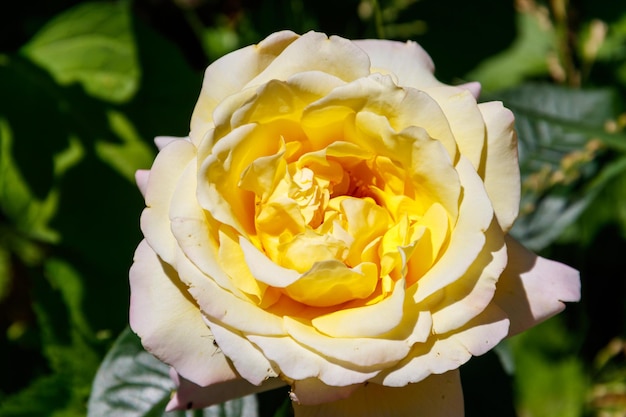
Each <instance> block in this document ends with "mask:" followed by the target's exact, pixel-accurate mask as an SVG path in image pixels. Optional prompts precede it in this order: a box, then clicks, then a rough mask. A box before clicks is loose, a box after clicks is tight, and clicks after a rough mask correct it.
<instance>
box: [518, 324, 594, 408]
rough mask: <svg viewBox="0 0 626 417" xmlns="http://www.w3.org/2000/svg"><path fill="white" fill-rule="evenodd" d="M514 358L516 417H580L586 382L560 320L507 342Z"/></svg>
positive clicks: (569, 334) (573, 343)
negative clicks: (517, 416)
mask: <svg viewBox="0 0 626 417" xmlns="http://www.w3.org/2000/svg"><path fill="white" fill-rule="evenodd" d="M507 343H509V344H510V346H511V348H512V350H513V355H514V358H515V379H514V386H515V393H516V403H517V411H518V414H519V415H523V416H527V417H580V416H581V415H583V411H584V407H585V402H586V396H585V394H586V391H587V388H588V384H589V381H588V378H587V376H586V375H585V369H584V367H583V364H582V362H581V361H580V360H579V357H578V356H577V355H576V348H577V343H576V341H575V340H574V338H573V337H572V335H571V333H570V332H569V331H568V329H567V328H566V327H565V326H564V325H563V322H562V321H561V320H560V318H559V317H556V318H552V319H550V320H548V321H546V322H544V323H542V324H540V325H539V326H536V327H534V328H532V329H530V330H527V331H526V332H524V333H522V334H520V335H517V336H515V337H513V338H512V339H509V340H508V342H507Z"/></svg>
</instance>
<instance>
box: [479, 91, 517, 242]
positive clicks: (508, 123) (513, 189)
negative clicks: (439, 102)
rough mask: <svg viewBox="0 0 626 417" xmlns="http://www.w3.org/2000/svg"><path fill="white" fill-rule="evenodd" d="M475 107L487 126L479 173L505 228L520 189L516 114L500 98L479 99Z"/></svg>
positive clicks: (512, 218)
mask: <svg viewBox="0 0 626 417" xmlns="http://www.w3.org/2000/svg"><path fill="white" fill-rule="evenodd" d="M478 108H479V109H480V112H481V113H482V115H483V118H484V119H485V126H486V128H487V149H486V153H487V155H486V158H485V165H484V166H482V167H481V168H480V169H479V170H478V173H479V174H480V175H481V176H482V177H483V180H484V182H485V188H486V189H487V194H489V197H490V198H491V201H492V202H493V209H494V211H495V212H496V217H497V218H498V222H499V223H500V226H502V230H503V231H504V232H508V231H509V229H510V228H511V226H513V222H514V221H515V219H516V218H517V214H518V212H519V201H520V193H521V187H520V173H519V162H518V157H517V136H516V134H515V130H514V129H513V123H514V121H515V118H514V116H513V113H512V112H511V111H510V110H509V109H507V108H505V107H503V106H502V103H500V102H496V101H492V102H488V103H481V104H479V105H478Z"/></svg>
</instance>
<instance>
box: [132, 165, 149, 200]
mask: <svg viewBox="0 0 626 417" xmlns="http://www.w3.org/2000/svg"><path fill="white" fill-rule="evenodd" d="M149 177H150V170H149V169H138V170H137V171H135V182H136V183H137V188H139V191H140V192H141V195H142V196H143V197H144V198H145V197H146V191H147V190H148V178H149Z"/></svg>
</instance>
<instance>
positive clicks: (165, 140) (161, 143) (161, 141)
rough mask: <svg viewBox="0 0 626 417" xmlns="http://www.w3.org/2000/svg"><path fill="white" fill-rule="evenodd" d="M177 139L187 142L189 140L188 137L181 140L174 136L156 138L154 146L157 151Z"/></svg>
mask: <svg viewBox="0 0 626 417" xmlns="http://www.w3.org/2000/svg"><path fill="white" fill-rule="evenodd" d="M179 139H183V140H187V141H188V140H189V138H188V137H184V138H183V137H175V136H157V137H156V138H154V144H155V145H156V147H157V149H158V150H161V149H163V148H165V147H166V146H167V145H169V144H170V143H172V142H174V141H175V140H179Z"/></svg>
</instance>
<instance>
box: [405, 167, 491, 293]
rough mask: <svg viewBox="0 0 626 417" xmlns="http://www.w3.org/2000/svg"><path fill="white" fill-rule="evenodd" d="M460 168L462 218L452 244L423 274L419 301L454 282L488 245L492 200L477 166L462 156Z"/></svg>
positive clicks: (458, 168) (451, 238)
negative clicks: (478, 173)
mask: <svg viewBox="0 0 626 417" xmlns="http://www.w3.org/2000/svg"><path fill="white" fill-rule="evenodd" d="M456 169H457V172H458V173H459V178H460V180H461V185H462V186H463V200H462V201H461V206H460V208H459V217H458V221H457V224H456V225H453V231H452V235H451V237H450V243H449V246H448V247H447V248H446V249H445V250H444V251H443V254H442V255H441V258H440V259H439V260H438V261H437V263H435V264H434V265H433V266H432V268H431V269H430V270H429V271H428V272H427V273H426V274H424V276H422V277H421V278H420V280H419V284H418V288H417V292H416V293H415V297H414V299H415V302H417V303H419V302H421V301H423V300H424V299H426V297H428V296H430V295H432V294H434V293H435V292H437V291H439V290H441V289H442V288H444V287H446V286H448V285H451V284H453V283H454V282H455V281H457V280H458V279H459V278H460V277H461V276H463V274H465V273H466V271H467V270H468V269H469V268H470V267H471V265H472V264H473V263H474V261H475V259H476V257H477V256H478V254H479V253H480V251H481V250H482V248H483V246H484V245H485V241H486V239H485V232H486V231H487V229H488V228H489V225H490V224H491V220H492V219H493V208H492V206H491V202H490V201H489V198H488V197H487V193H486V192H485V189H484V186H483V183H482V180H481V179H480V177H479V176H478V175H477V174H476V171H475V170H474V167H472V165H471V163H470V162H469V161H468V160H467V159H465V158H464V157H461V159H460V160H459V163H458V164H457V166H456Z"/></svg>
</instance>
